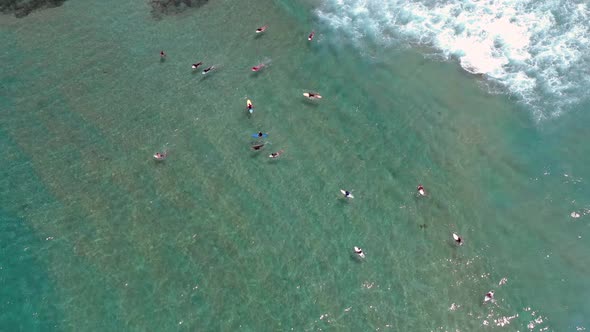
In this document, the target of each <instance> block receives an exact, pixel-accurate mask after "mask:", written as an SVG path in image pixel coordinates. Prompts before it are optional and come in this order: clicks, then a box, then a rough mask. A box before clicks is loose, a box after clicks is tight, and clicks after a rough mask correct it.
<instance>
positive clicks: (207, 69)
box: [203, 66, 215, 75]
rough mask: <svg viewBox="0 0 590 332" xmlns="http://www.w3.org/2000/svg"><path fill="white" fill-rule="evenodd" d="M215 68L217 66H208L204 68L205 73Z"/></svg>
mask: <svg viewBox="0 0 590 332" xmlns="http://www.w3.org/2000/svg"><path fill="white" fill-rule="evenodd" d="M213 69H215V66H211V67H207V68H205V69H203V75H205V74H207V73H208V72H210V71H212V70H213Z"/></svg>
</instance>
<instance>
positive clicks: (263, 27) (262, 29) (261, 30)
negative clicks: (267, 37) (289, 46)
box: [256, 25, 268, 33]
mask: <svg viewBox="0 0 590 332" xmlns="http://www.w3.org/2000/svg"><path fill="white" fill-rule="evenodd" d="M266 28H268V25H265V26H262V27H260V28H258V29H256V33H261V32H264V31H266Z"/></svg>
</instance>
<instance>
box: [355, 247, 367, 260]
mask: <svg viewBox="0 0 590 332" xmlns="http://www.w3.org/2000/svg"><path fill="white" fill-rule="evenodd" d="M354 253H355V254H357V255H358V256H359V257H360V258H365V253H364V252H363V249H361V248H359V247H357V246H355V247H354Z"/></svg>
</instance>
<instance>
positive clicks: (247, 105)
mask: <svg viewBox="0 0 590 332" xmlns="http://www.w3.org/2000/svg"><path fill="white" fill-rule="evenodd" d="M246 107H247V108H248V112H250V114H252V113H254V104H252V101H251V100H250V99H248V100H246Z"/></svg>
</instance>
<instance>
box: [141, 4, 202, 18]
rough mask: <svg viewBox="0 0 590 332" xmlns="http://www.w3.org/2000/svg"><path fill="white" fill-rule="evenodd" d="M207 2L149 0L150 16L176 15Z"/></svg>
mask: <svg viewBox="0 0 590 332" xmlns="http://www.w3.org/2000/svg"><path fill="white" fill-rule="evenodd" d="M208 1H209V0H149V3H150V5H151V6H152V14H153V15H154V17H156V18H161V17H162V16H163V15H173V14H178V13H181V12H183V11H185V10H186V9H189V8H196V7H200V6H202V5H204V4H206V3H207V2H208Z"/></svg>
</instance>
